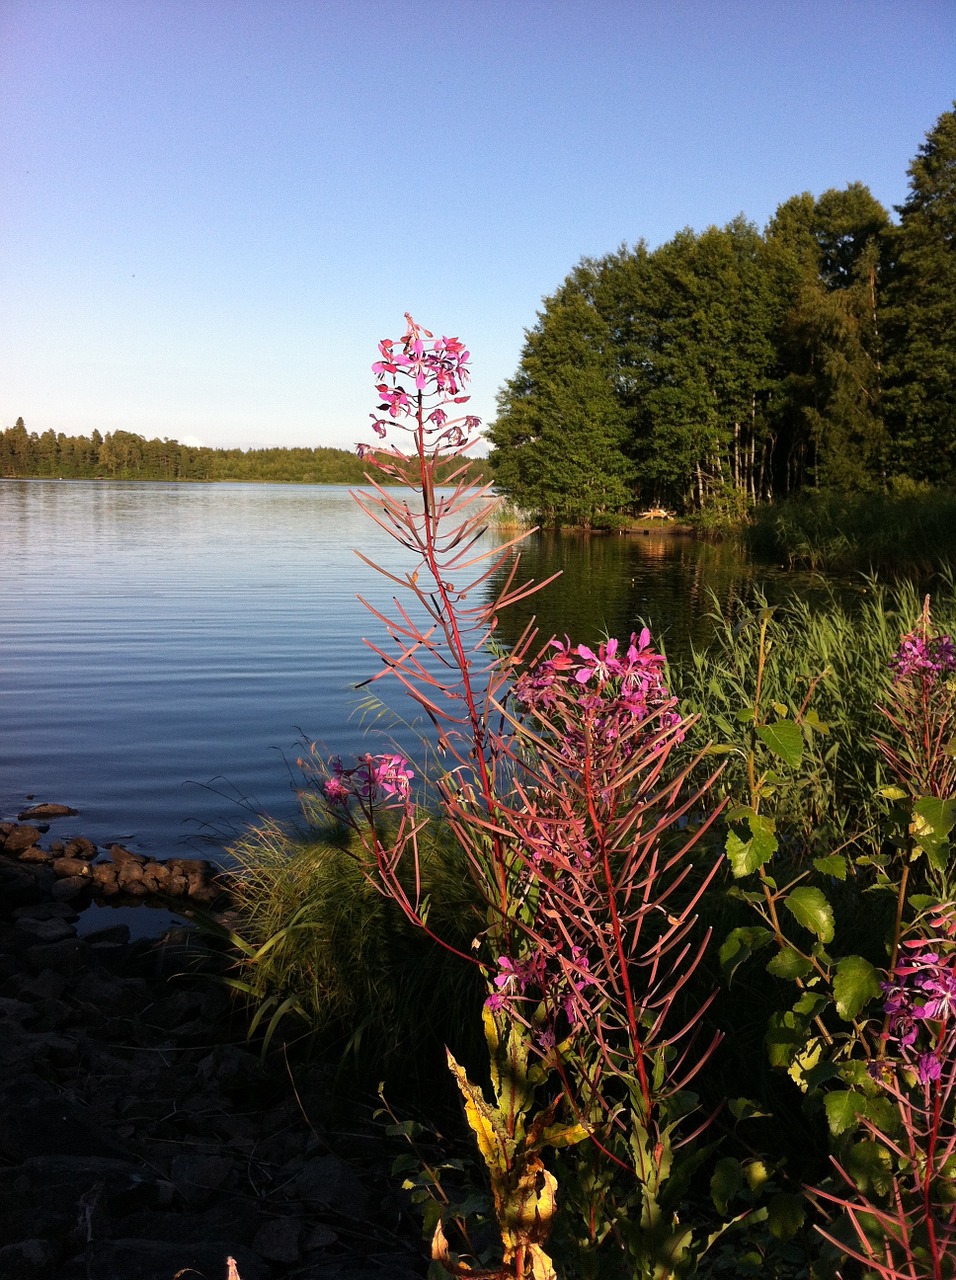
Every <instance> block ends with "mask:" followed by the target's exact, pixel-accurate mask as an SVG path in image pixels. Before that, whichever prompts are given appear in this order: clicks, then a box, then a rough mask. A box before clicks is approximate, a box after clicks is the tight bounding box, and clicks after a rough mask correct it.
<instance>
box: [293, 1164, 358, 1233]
mask: <svg viewBox="0 0 956 1280" xmlns="http://www.w3.org/2000/svg"><path fill="white" fill-rule="evenodd" d="M286 1194H287V1195H288V1196H289V1197H290V1198H293V1199H296V1200H302V1201H305V1203H307V1204H320V1205H327V1206H328V1207H329V1208H331V1209H337V1210H338V1211H339V1212H340V1213H347V1214H349V1215H350V1216H351V1217H354V1218H361V1217H363V1216H364V1215H365V1213H366V1212H367V1209H368V1195H367V1193H366V1191H365V1188H364V1187H363V1186H362V1184H361V1182H360V1181H359V1179H358V1176H357V1175H356V1173H355V1171H354V1170H353V1169H352V1168H351V1167H350V1166H349V1165H347V1164H346V1163H345V1161H344V1160H340V1159H339V1157H338V1156H333V1155H327V1156H313V1157H312V1159H311V1160H307V1161H306V1162H305V1164H304V1165H303V1166H302V1167H301V1169H299V1171H298V1172H297V1173H295V1175H294V1176H293V1177H292V1179H291V1181H290V1182H289V1183H288V1185H287V1187H286Z"/></svg>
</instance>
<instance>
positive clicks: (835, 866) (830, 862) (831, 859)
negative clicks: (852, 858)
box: [813, 853, 846, 880]
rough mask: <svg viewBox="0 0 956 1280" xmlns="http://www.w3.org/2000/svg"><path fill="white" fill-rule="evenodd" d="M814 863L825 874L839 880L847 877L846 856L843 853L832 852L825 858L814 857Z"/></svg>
mask: <svg viewBox="0 0 956 1280" xmlns="http://www.w3.org/2000/svg"><path fill="white" fill-rule="evenodd" d="M813 865H814V866H815V867H816V869H817V870H818V871H819V872H820V874H821V875H824V876H834V877H835V878H836V879H837V880H845V879H846V858H844V856H843V854H842V853H831V854H828V855H827V856H826V857H825V858H814V859H813Z"/></svg>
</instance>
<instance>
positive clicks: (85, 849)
mask: <svg viewBox="0 0 956 1280" xmlns="http://www.w3.org/2000/svg"><path fill="white" fill-rule="evenodd" d="M50 847H51V848H52V847H53V846H52V845H51V846H50ZM63 852H64V854H66V856H67V857H68V858H83V859H85V860H87V861H89V860H90V859H92V858H95V857H96V845H95V844H94V843H93V841H92V840H87V838H86V836H73V838H72V839H70V840H68V841H67V842H66V844H65V845H64V846H63Z"/></svg>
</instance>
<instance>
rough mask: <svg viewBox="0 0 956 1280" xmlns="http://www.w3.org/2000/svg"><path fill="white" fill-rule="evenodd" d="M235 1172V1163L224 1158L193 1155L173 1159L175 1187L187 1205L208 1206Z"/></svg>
mask: <svg viewBox="0 0 956 1280" xmlns="http://www.w3.org/2000/svg"><path fill="white" fill-rule="evenodd" d="M232 1171H233V1162H232V1161H231V1160H227V1159H225V1157H223V1156H211V1155H192V1154H186V1155H181V1156H176V1157H175V1158H174V1159H173V1163H172V1170H171V1176H172V1180H173V1185H174V1186H175V1188H176V1190H177V1192H178V1193H179V1194H180V1195H181V1196H182V1198H183V1200H185V1201H186V1203H187V1204H192V1205H199V1204H208V1203H209V1201H210V1200H211V1199H212V1193H213V1192H214V1191H218V1190H219V1189H220V1188H221V1187H223V1186H224V1185H225V1184H226V1182H227V1181H228V1179H229V1175H230V1174H231V1173H232Z"/></svg>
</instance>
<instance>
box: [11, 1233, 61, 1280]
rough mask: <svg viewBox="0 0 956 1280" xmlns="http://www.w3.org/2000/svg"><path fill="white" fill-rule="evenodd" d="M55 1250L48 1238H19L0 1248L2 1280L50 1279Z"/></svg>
mask: <svg viewBox="0 0 956 1280" xmlns="http://www.w3.org/2000/svg"><path fill="white" fill-rule="evenodd" d="M56 1262H57V1251H56V1250H55V1249H54V1248H53V1246H52V1244H50V1242H49V1241H48V1240H20V1241H18V1242H17V1243H16V1244H7V1245H4V1246H3V1247H2V1248H0V1276H3V1280H51V1278H52V1277H53V1275H54V1274H55V1271H56Z"/></svg>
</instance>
